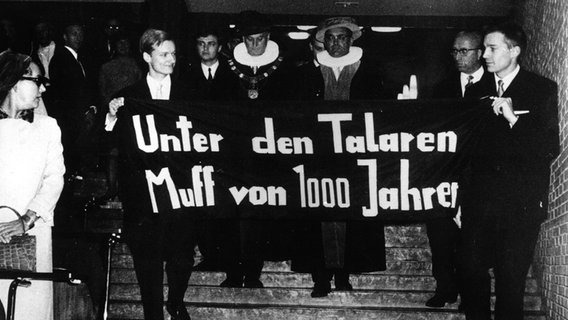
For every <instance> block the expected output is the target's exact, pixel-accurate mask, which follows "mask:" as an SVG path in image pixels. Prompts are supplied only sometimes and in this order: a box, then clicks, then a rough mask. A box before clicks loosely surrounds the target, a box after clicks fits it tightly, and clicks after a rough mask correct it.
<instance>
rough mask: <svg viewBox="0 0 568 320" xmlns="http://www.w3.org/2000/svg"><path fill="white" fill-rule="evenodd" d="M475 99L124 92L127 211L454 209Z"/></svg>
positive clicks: (418, 212)
mask: <svg viewBox="0 0 568 320" xmlns="http://www.w3.org/2000/svg"><path fill="white" fill-rule="evenodd" d="M485 116H488V112H483V111H481V110H480V108H478V107H477V102H476V101H469V102H468V101H457V100H435V101H434V100H432V101H364V102H354V101H342V102H339V101H338V102H329V101H326V102H324V101H322V102H259V103H250V102H246V103H237V102H235V103H209V102H208V103H202V102H184V103H173V102H166V101H164V102H162V101H143V100H136V99H126V102H125V106H124V107H123V108H121V111H120V112H119V120H118V124H119V125H118V127H119V128H120V129H119V130H117V131H118V133H119V136H120V142H121V163H122V167H121V181H120V185H121V190H122V191H121V200H122V201H123V205H124V208H125V211H126V212H127V213H128V211H130V213H129V214H135V213H133V212H140V214H144V213H146V214H150V213H151V214H168V212H171V211H178V210H179V211H183V212H187V214H189V215H192V216H194V217H196V218H204V217H206V218H243V219H319V220H349V219H369V218H372V219H382V220H399V221H420V220H426V219H429V218H432V217H439V216H441V215H451V214H454V213H455V210H456V208H457V201H458V197H459V194H460V192H461V189H460V179H461V177H462V175H463V173H464V170H465V169H466V168H467V159H468V158H469V156H468V154H469V152H471V150H472V148H473V146H474V145H475V137H476V136H477V135H476V130H478V129H479V127H480V125H481V124H482V123H483V117H485Z"/></svg>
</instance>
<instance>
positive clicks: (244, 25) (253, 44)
mask: <svg viewBox="0 0 568 320" xmlns="http://www.w3.org/2000/svg"><path fill="white" fill-rule="evenodd" d="M239 21H240V23H239V25H238V28H239V30H238V32H239V34H240V35H241V36H242V39H243V42H241V43H239V44H238V45H236V46H235V48H234V49H233V58H232V59H229V61H228V62H229V66H230V68H231V70H232V71H233V72H234V73H235V75H236V76H237V77H238V78H239V97H240V98H242V99H249V100H256V99H260V100H285V99H286V98H287V95H288V89H287V85H288V83H287V81H286V76H287V75H286V74H287V70H286V69H287V67H286V66H285V65H284V58H283V57H282V56H281V55H280V48H279V46H278V44H277V43H276V42H274V41H272V40H270V25H269V24H268V21H267V20H266V18H265V17H264V16H263V15H261V14H260V13H258V12H256V11H245V12H242V13H241V14H240V16H239Z"/></svg>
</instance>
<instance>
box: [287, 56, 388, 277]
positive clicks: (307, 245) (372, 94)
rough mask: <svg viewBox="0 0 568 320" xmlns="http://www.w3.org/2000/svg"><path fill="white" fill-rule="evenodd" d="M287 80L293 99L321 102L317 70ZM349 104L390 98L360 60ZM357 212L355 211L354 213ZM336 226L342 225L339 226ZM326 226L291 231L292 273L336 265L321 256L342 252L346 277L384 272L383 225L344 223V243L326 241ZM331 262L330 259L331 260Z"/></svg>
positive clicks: (307, 68) (310, 66)
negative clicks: (354, 101)
mask: <svg viewBox="0 0 568 320" xmlns="http://www.w3.org/2000/svg"><path fill="white" fill-rule="evenodd" d="M291 80H293V81H294V83H297V84H298V85H299V86H298V85H296V86H295V88H296V90H295V91H296V95H294V96H293V97H295V98H296V99H299V100H323V99H324V80H323V76H322V75H321V72H320V70H319V67H316V66H315V65H314V63H313V62H309V63H307V64H304V65H302V66H300V67H298V68H297V69H296V70H295V72H294V76H293V77H291ZM350 98H351V100H371V99H387V98H392V97H388V96H386V94H385V93H384V91H383V87H382V80H381V76H380V74H379V73H377V72H376V69H371V68H370V65H367V64H366V63H365V61H364V60H363V61H362V62H361V65H360V66H359V69H358V70H357V73H356V74H355V75H354V77H353V80H352V82H351V92H350ZM354 210H357V209H354ZM339 223H340V224H341V223H343V222H339ZM326 224H329V223H327V222H326V223H322V222H320V221H315V222H312V221H301V222H298V223H297V224H296V226H295V228H294V232H295V235H294V239H296V240H297V244H296V245H295V249H296V250H295V253H294V255H293V259H292V269H293V270H294V271H297V272H312V273H313V272H316V271H318V270H321V269H322V268H324V269H338V268H335V267H333V266H332V267H331V268H330V267H329V265H333V264H335V263H337V261H330V259H329V256H328V258H326V257H325V255H324V252H325V251H327V252H330V251H335V250H340V251H342V250H344V258H343V261H344V265H343V268H339V269H343V271H345V272H347V273H356V272H370V271H380V270H385V269H386V261H385V236H384V225H383V223H382V222H377V221H375V220H372V219H368V220H362V221H349V222H347V223H345V228H346V229H345V239H344V240H343V241H342V240H339V241H336V240H330V239H329V237H328V234H329V232H327V231H324V230H322V229H326V228H327V227H326ZM332 260H334V259H332Z"/></svg>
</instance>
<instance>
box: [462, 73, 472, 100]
mask: <svg viewBox="0 0 568 320" xmlns="http://www.w3.org/2000/svg"><path fill="white" fill-rule="evenodd" d="M472 85H473V76H472V75H471V74H470V75H469V76H467V83H466V84H465V87H464V88H463V96H464V97H465V93H466V91H467V88H469V87H471V86H472Z"/></svg>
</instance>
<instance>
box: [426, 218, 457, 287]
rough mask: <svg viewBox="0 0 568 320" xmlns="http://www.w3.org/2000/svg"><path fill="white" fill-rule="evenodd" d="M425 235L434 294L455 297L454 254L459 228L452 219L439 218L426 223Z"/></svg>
mask: <svg viewBox="0 0 568 320" xmlns="http://www.w3.org/2000/svg"><path fill="white" fill-rule="evenodd" d="M426 233H427V235H428V241H429V242H430V251H431V252H432V275H433V276H434V279H436V293H437V294H441V295H446V296H453V295H457V293H458V277H457V274H456V263H457V261H456V259H457V256H456V254H457V246H458V241H459V228H458V226H457V225H456V223H455V222H454V220H453V219H452V218H440V219H434V220H430V221H428V222H426Z"/></svg>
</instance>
